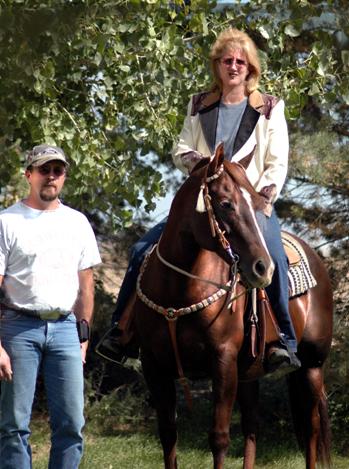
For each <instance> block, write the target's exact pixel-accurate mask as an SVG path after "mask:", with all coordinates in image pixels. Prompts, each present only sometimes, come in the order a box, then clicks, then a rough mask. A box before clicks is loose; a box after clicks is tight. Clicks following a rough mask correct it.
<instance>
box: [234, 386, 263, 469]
mask: <svg viewBox="0 0 349 469" xmlns="http://www.w3.org/2000/svg"><path fill="white" fill-rule="evenodd" d="M258 395H259V383H258V381H257V380H256V381H250V382H246V383H241V382H240V383H239V386H238V395H237V400H238V403H239V406H240V412H241V428H242V433H243V435H244V465H243V469H253V468H254V465H255V461H256V450H257V431H258Z"/></svg>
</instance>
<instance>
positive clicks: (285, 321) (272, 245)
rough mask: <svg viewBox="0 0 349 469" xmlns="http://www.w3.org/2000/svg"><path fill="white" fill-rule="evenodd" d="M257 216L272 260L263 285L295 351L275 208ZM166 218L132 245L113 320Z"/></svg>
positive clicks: (281, 327)
mask: <svg viewBox="0 0 349 469" xmlns="http://www.w3.org/2000/svg"><path fill="white" fill-rule="evenodd" d="M256 217H257V223H258V225H259V227H260V229H261V231H262V234H263V236H264V239H265V243H266V245H267V248H268V250H269V253H270V256H271V258H272V259H273V261H274V264H275V271H274V275H273V279H272V283H271V285H269V286H268V287H267V288H266V292H267V294H268V297H269V299H270V303H271V305H272V308H273V310H274V312H275V315H276V318H277V321H278V323H279V327H280V329H281V333H282V334H283V337H284V339H285V341H286V342H287V345H288V347H289V349H290V350H291V351H293V352H296V351H297V340H296V336H295V332H294V328H293V325H292V322H291V319H290V315H289V311H288V277H287V271H288V261H287V257H286V254H285V251H284V248H283V245H282V241H281V232H280V225H279V222H278V219H277V217H276V214H275V211H274V210H273V212H272V215H271V217H270V218H269V217H266V216H265V215H264V213H262V212H257V214H256ZM166 221H167V219H164V220H162V221H161V222H160V223H158V224H157V225H156V226H154V227H153V228H152V229H151V230H150V231H149V232H148V233H147V234H146V235H144V236H143V238H141V239H140V240H139V241H137V242H136V243H135V244H134V245H133V246H132V248H131V255H130V262H129V265H128V268H127V271H126V275H125V277H124V280H123V282H122V285H121V288H120V291H119V296H118V300H117V303H116V309H115V311H114V313H113V318H112V324H115V323H116V322H118V321H119V320H120V318H121V316H122V313H123V311H124V309H125V307H126V304H127V302H128V300H129V298H130V296H131V294H132V292H133V290H134V287H135V285H136V281H137V277H138V273H139V269H140V266H141V264H142V262H143V259H144V257H145V255H146V253H147V252H148V251H149V249H151V247H152V245H153V244H155V243H156V242H157V241H158V240H159V239H160V236H161V233H162V231H163V229H164V226H165V224H166Z"/></svg>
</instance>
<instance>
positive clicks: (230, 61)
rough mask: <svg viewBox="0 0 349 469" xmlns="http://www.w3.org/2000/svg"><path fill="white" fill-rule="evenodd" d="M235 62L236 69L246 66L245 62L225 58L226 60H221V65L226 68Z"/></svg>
mask: <svg viewBox="0 0 349 469" xmlns="http://www.w3.org/2000/svg"><path fill="white" fill-rule="evenodd" d="M234 62H235V66H236V67H245V66H246V65H247V62H245V60H242V59H232V58H227V59H221V63H222V64H223V65H225V66H226V67H231V66H232V65H233V64H234Z"/></svg>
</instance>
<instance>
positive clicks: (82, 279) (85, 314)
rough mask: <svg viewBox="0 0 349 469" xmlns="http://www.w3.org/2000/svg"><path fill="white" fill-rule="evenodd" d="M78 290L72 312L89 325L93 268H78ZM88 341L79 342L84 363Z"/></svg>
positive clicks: (92, 292) (92, 301)
mask: <svg viewBox="0 0 349 469" xmlns="http://www.w3.org/2000/svg"><path fill="white" fill-rule="evenodd" d="M78 275H79V292H78V297H77V299H76V302H75V305H74V313H75V316H76V320H77V321H82V320H83V319H84V320H85V321H87V323H88V324H89V325H91V322H92V315H93V306H94V279H93V270H92V268H90V269H85V270H80V271H79V273H78ZM87 347H88V341H86V342H83V343H82V344H81V353H82V361H83V362H84V363H85V357H86V350H87Z"/></svg>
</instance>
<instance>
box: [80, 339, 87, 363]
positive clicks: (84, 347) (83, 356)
mask: <svg viewBox="0 0 349 469" xmlns="http://www.w3.org/2000/svg"><path fill="white" fill-rule="evenodd" d="M87 347H88V340H86V342H83V343H82V344H80V350H81V359H82V363H83V364H84V365H85V363H86V353H87Z"/></svg>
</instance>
